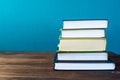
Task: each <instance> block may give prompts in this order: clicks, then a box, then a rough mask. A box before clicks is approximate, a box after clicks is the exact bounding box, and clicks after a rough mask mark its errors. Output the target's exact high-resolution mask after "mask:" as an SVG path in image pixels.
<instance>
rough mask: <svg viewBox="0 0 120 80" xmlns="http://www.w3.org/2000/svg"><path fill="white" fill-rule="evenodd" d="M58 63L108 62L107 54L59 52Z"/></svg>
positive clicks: (57, 54)
mask: <svg viewBox="0 0 120 80" xmlns="http://www.w3.org/2000/svg"><path fill="white" fill-rule="evenodd" d="M56 56H57V57H56V58H57V60H58V61H107V60H108V53H107V52H68V53H67V52H57V53H56Z"/></svg>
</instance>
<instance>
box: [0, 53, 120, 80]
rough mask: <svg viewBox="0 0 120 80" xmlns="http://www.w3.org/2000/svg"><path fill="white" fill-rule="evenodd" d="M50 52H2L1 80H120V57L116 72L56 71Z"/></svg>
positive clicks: (117, 60)
mask: <svg viewBox="0 0 120 80" xmlns="http://www.w3.org/2000/svg"><path fill="white" fill-rule="evenodd" d="M54 55H55V53H52V52H51V53H50V52H1V53H0V80H120V56H116V55H113V54H111V53H110V54H109V57H110V58H111V59H112V60H113V61H115V63H116V69H115V70H114V71H54V70H53V58H54Z"/></svg>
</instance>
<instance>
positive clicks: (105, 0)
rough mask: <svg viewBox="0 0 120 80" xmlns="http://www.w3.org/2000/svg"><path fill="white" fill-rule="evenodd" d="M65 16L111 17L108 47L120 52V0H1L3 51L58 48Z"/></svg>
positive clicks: (0, 16) (68, 17) (0, 37)
mask: <svg viewBox="0 0 120 80" xmlns="http://www.w3.org/2000/svg"><path fill="white" fill-rule="evenodd" d="M64 19H108V20H109V26H108V29H107V30H106V37H107V50H108V51H113V52H115V53H116V54H120V35H119V34H120V0H0V51H44V52H48V51H50V52H55V51H56V47H57V44H58V37H59V34H60V32H59V29H60V28H62V20H64Z"/></svg>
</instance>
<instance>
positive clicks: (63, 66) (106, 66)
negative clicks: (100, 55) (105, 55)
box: [54, 61, 115, 70]
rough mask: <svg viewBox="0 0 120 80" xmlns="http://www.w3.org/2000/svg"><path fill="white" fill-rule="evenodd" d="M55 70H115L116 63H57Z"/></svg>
mask: <svg viewBox="0 0 120 80" xmlns="http://www.w3.org/2000/svg"><path fill="white" fill-rule="evenodd" d="M54 69H55V70H114V69H115V63H113V62H110V61H107V62H97V61H96V62H55V63H54Z"/></svg>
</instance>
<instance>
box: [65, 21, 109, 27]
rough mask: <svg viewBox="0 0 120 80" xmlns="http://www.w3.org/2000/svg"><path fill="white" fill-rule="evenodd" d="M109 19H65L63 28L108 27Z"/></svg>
mask: <svg viewBox="0 0 120 80" xmlns="http://www.w3.org/2000/svg"><path fill="white" fill-rule="evenodd" d="M107 26H108V20H63V29H86V28H107Z"/></svg>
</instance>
